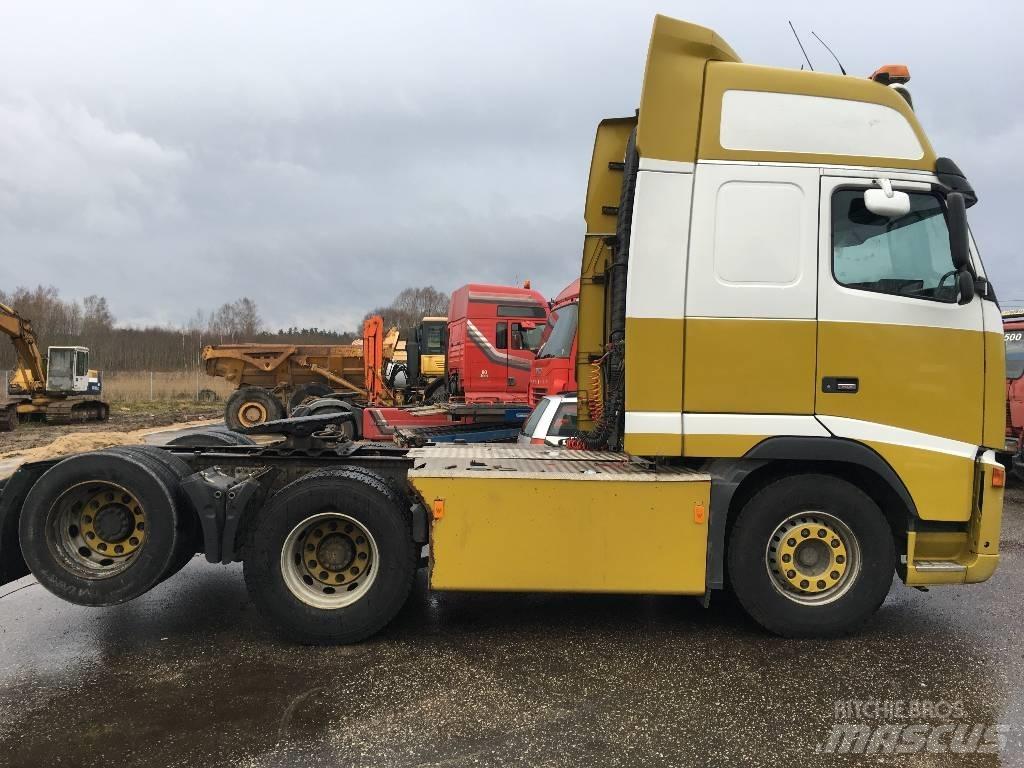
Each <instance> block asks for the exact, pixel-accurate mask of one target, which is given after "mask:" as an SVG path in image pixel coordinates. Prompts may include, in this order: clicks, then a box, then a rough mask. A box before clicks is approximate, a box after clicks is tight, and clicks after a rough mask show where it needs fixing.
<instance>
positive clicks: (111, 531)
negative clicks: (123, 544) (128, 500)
mask: <svg viewBox="0 0 1024 768" xmlns="http://www.w3.org/2000/svg"><path fill="white" fill-rule="evenodd" d="M134 527H135V526H134V525H133V521H132V513H131V511H130V510H129V509H128V507H126V506H124V505H123V504H111V505H110V506H108V507H103V509H101V510H100V511H99V512H97V513H96V534H97V535H98V536H99V537H100V538H102V539H105V540H106V541H124V540H125V539H127V538H128V534H129V533H131V530H132V528H134Z"/></svg>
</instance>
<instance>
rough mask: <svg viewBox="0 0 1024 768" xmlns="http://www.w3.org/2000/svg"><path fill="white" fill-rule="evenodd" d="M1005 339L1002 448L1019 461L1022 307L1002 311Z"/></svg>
mask: <svg viewBox="0 0 1024 768" xmlns="http://www.w3.org/2000/svg"><path fill="white" fill-rule="evenodd" d="M1003 335H1004V339H1005V341H1006V450H1007V451H1012V452H1013V454H1014V456H1015V457H1016V458H1015V460H1014V464H1015V465H1017V464H1018V462H1019V461H1020V456H1021V448H1024V439H1022V438H1024V310H1011V311H1008V312H1004V313H1003Z"/></svg>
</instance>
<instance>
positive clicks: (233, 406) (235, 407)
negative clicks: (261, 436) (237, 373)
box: [224, 387, 284, 431]
mask: <svg viewBox="0 0 1024 768" xmlns="http://www.w3.org/2000/svg"><path fill="white" fill-rule="evenodd" d="M249 406H252V409H251V410H252V412H253V413H256V414H259V417H257V418H252V417H250V416H248V415H247V414H248V413H249V411H250V409H249ZM264 415H265V418H264V417H263V416H264ZM281 418H284V406H283V405H281V401H280V400H278V399H277V398H276V397H275V396H274V394H273V393H272V392H270V391H268V390H266V389H260V388H259V387H242V388H241V389H236V390H235V391H234V392H232V393H231V397H229V398H228V402H227V405H226V406H225V407H224V421H225V422H227V425H228V428H229V429H232V430H235V431H238V430H242V429H245V428H246V427H253V426H256V425H257V424H262V423H263V422H265V421H275V420H277V419H281Z"/></svg>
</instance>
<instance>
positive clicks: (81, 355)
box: [75, 352, 89, 376]
mask: <svg viewBox="0 0 1024 768" xmlns="http://www.w3.org/2000/svg"><path fill="white" fill-rule="evenodd" d="M88 373H89V355H88V354H87V353H85V352H78V353H76V355H75V376H85V375H86V374H88Z"/></svg>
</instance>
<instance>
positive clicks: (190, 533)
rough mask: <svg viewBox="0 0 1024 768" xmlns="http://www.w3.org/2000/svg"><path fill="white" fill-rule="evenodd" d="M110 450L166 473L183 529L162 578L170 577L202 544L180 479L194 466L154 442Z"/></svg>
mask: <svg viewBox="0 0 1024 768" xmlns="http://www.w3.org/2000/svg"><path fill="white" fill-rule="evenodd" d="M231 434H233V433H231ZM238 437H243V438H244V437H245V435H238ZM110 451H111V452H112V453H123V454H129V455H134V456H137V457H139V458H140V460H142V461H148V462H150V466H151V467H152V468H153V469H155V470H156V471H157V472H159V473H160V474H161V475H162V476H163V479H164V482H166V483H167V486H168V487H169V488H170V489H171V491H172V493H173V495H174V503H175V509H176V510H177V520H178V526H179V528H180V529H181V530H180V534H179V536H178V540H177V545H176V548H175V553H174V557H173V558H172V560H171V564H170V566H169V568H168V569H167V572H166V573H165V574H164V576H163V579H161V580H162V581H163V580H166V579H169V578H170V577H171V576H173V575H174V574H176V573H177V572H178V571H180V570H181V569H182V568H184V567H185V565H186V564H188V562H189V560H191V559H192V558H193V556H195V554H196V552H198V551H199V549H200V547H201V543H202V531H201V529H200V524H199V516H198V515H197V514H196V512H195V509H194V508H193V506H192V501H191V500H190V499H189V498H188V495H187V494H186V493H185V491H184V488H183V487H182V485H181V481H182V480H184V479H185V478H186V477H188V476H189V475H191V474H192V468H191V467H189V465H188V464H186V463H185V462H184V461H183V460H182V459H180V458H179V457H177V456H175V455H174V454H173V453H170V452H169V451H166V450H164V449H163V448H158V447H157V446H155V445H123V446H118V447H115V448H111V449H110Z"/></svg>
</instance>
